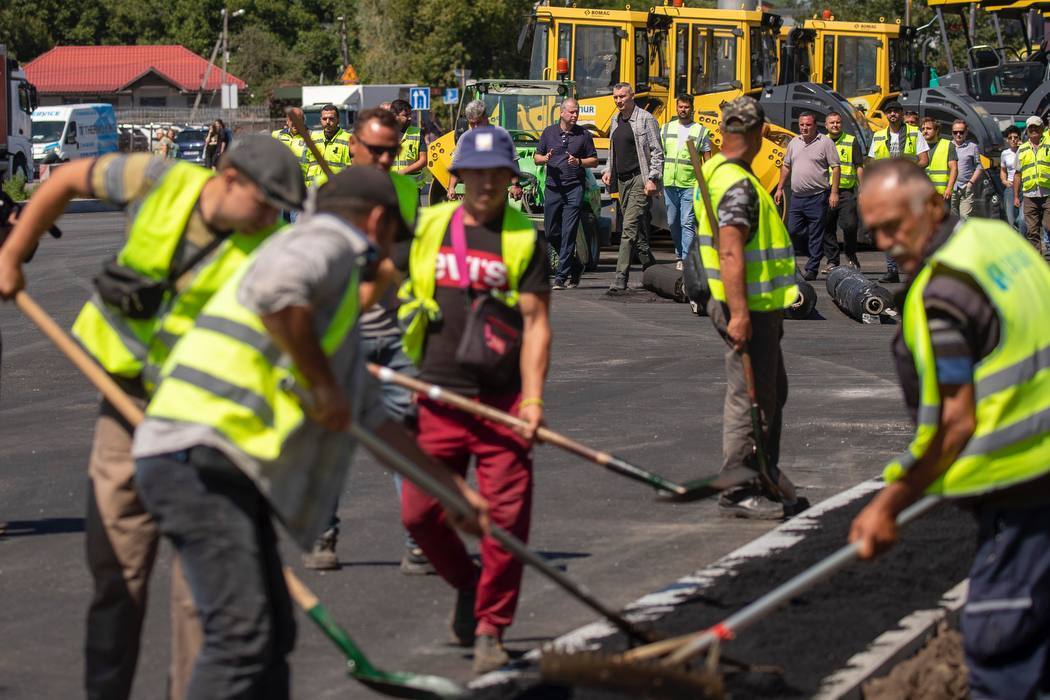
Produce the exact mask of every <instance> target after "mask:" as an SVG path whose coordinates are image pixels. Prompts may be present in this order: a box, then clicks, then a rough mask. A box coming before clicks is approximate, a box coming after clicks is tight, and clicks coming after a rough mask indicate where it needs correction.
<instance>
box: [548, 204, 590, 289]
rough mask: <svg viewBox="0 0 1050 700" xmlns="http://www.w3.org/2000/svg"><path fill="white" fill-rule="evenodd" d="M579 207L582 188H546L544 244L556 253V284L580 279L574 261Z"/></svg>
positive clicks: (577, 267) (575, 261)
mask: <svg viewBox="0 0 1050 700" xmlns="http://www.w3.org/2000/svg"><path fill="white" fill-rule="evenodd" d="M582 204H583V185H577V186H575V187H573V186H569V187H547V188H546V189H544V191H543V230H544V231H546V232H547V241H548V242H549V243H550V244H551V246H553V247H554V248H555V249H556V250H557V251H558V269H557V270H554V279H555V280H557V281H559V282H566V281H568V280H574V279H579V277H580V269H579V262H577V260H576V229H577V228H579V225H580V206H581V205H582Z"/></svg>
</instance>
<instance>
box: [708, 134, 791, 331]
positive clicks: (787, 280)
mask: <svg viewBox="0 0 1050 700" xmlns="http://www.w3.org/2000/svg"><path fill="white" fill-rule="evenodd" d="M703 175H704V180H706V181H707V187H708V190H709V191H710V194H711V205H712V207H713V208H714V210H715V211H716V212H717V211H718V204H719V202H721V201H722V196H723V195H724V194H725V193H726V190H728V189H729V188H730V187H732V186H733V185H735V184H736V183H738V182H740V181H741V180H744V179H747V180H750V181H751V184H752V186H754V188H755V192H756V193H757V194H758V225H757V227H756V228H754V229H752V231H751V233H752V236H751V240H750V241H749V242H748V243H747V245H746V246H744V263H745V269H746V276H747V308H749V309H751V310H752V311H775V310H777V309H786V308H788V307H789V306H791V304H792V303H794V301H795V298H796V297H797V296H798V287H797V286H796V285H795V251H794V249H793V248H792V247H791V237H790V236H788V232H787V228H785V226H784V222H783V221H781V219H780V215H779V213H778V212H777V206H776V204H774V203H773V198H772V197H770V196H769V193H768V192H766V190H765V189H764V188H763V187H762V183H761V182H759V181H758V179H757V178H756V177H755V176H754V175H752V174H751V173H749V172H748V171H747V170H745V169H744V168H743V167H741V166H740V165H738V164H736V163H733V162H731V161H728V160H726V157H725V156H723V155H722V154H721V153H719V154H717V155H715V156H714V157H713V158H711V159H710V160H708V161H707V162H706V163H704V167H703ZM693 209H694V211H695V212H696V235H697V238H698V239H699V245H700V258H701V260H702V261H703V264H704V271H705V272H706V273H707V280H708V285H709V286H710V289H711V296H712V297H714V298H715V299H717V300H718V301H721V302H725V301H726V291H725V286H724V285H723V284H722V273H721V268H720V265H719V260H718V250H716V249H715V247H714V239H713V238H712V235H713V234H712V231H713V227H712V225H711V222H710V221H709V219H708V217H707V211H706V210H705V207H704V203H703V200H702V199H701V197H700V194H699V189H698V190H697V193H696V194H695V195H694V196H693Z"/></svg>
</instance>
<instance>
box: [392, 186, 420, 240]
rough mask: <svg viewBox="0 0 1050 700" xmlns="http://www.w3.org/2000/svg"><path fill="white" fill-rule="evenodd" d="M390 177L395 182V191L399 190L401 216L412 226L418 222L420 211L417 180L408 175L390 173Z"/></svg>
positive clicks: (398, 202)
mask: <svg viewBox="0 0 1050 700" xmlns="http://www.w3.org/2000/svg"><path fill="white" fill-rule="evenodd" d="M390 179H391V180H392V181H393V183H394V191H396V192H397V204H398V209H400V210H401V218H402V219H404V220H405V223H406V224H408V226H409V228H411V227H412V226H413V225H415V223H416V213H417V212H418V211H419V188H418V187H417V186H416V181H415V180H413V179H412V178H411V177H409V176H407V175H399V174H397V173H390Z"/></svg>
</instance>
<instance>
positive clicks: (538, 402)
mask: <svg viewBox="0 0 1050 700" xmlns="http://www.w3.org/2000/svg"><path fill="white" fill-rule="evenodd" d="M526 406H543V399H522V400H521V401H520V402H519V403H518V408H525V407H526Z"/></svg>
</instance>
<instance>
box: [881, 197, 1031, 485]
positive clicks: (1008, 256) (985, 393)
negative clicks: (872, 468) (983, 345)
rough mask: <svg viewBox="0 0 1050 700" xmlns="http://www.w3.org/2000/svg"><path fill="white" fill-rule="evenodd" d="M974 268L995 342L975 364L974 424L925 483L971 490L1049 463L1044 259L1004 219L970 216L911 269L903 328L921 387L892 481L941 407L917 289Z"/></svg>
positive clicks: (1015, 479)
mask: <svg viewBox="0 0 1050 700" xmlns="http://www.w3.org/2000/svg"><path fill="white" fill-rule="evenodd" d="M942 269H945V270H948V271H952V272H957V273H964V274H967V275H969V276H970V277H972V278H973V279H974V280H975V281H976V282H977V283H978V284H979V285H980V287H981V289H982V290H983V291H984V293H985V295H986V296H987V297H988V299H989V301H990V302H991V303H992V305H993V306H994V307H995V310H996V312H997V315H998V317H999V320H1000V330H999V344H998V345H997V346H996V347H995V349H994V350H992V352H991V353H990V354H989V355H988V356H987V357H985V358H984V359H983V360H981V361H980V362H978V363H977V365H976V366H975V368H974V375H973V379H974V390H975V393H976V400H977V406H976V411H975V412H976V418H977V421H976V427H975V430H974V434H973V437H971V438H970V441H969V442H968V443H967V445H966V447H965V448H964V449H963V451H962V453H961V454H960V455H959V457H958V458H957V459H956V460H955V462H954V463H953V464H952V465H951V466H950V467H949V468H948V470H947V471H946V472H945V473H944V474H943V475H942V476H941V478H940V479H938V480H937V481H936V482H934V483H933V484H932V485H931V486H930V488H929V489H927V491H928V492H929V493H941V494H944V495H946V496H974V495H978V494H982V493H986V492H989V491H995V490H997V489H1002V488H1005V487H1007V486H1012V485H1015V484H1020V483H1024V482H1026V481H1029V480H1032V479H1035V478H1038V477H1040V476H1042V475H1043V474H1046V473H1047V472H1050V324H1046V323H1036V322H1033V319H1045V318H1050V267H1048V266H1047V265H1046V263H1045V262H1044V261H1043V259H1042V258H1041V257H1040V255H1039V254H1038V253H1037V252H1036V251H1035V250H1034V249H1033V248H1032V247H1031V245H1029V244H1028V243H1027V242H1026V241H1025V240H1024V239H1023V238H1021V237H1019V236H1018V235H1017V232H1016V231H1014V230H1013V229H1012V228H1011V227H1010V226H1008V225H1007V224H1005V223H1003V222H1001V221H992V220H988V219H976V218H971V219H968V220H967V221H966V222H964V223H962V224H961V225H960V226H959V228H958V230H957V231H956V232H955V233H954V234H953V235H952V236H951V238H949V239H948V241H947V242H946V243H945V244H944V245H943V246H942V247H941V248H940V249H939V250H938V251H937V252H936V253H934V254H933V256H932V257H931V259H930V260H929V261H928V262H927V264H926V266H925V267H924V268H923V269H922V270H921V271H920V272H919V274H918V276H916V278H915V281H914V283H913V284H912V287H911V289H910V290H909V292H908V297H907V299H906V300H905V302H904V317H903V320H902V324H903V326H902V329H903V333H904V341H905V343H906V344H907V346H908V349H909V350H910V351H911V354H912V359H913V361H914V363H915V369H916V370H917V372H918V375H919V381H920V386H921V395H920V401H921V404H920V408H919V420H918V426H917V428H916V433H915V437H914V439H913V440H912V443H911V445H910V446H909V448H908V452H907V453H905V454H904V455H902V456H900V457H899V458H897V459H896V460H894V461H893V462H891V463H890V464H889V465H887V467H886V469H885V470H884V476H885V478H886V480H887V481H894V480H897V479H899V478H901V476H903V474H904V472H905V471H907V470H908V469H910V468H911V467H912V466H913V465H914V464H915V463H916V461H917V460H918V459H919V458H921V457H922V455H923V454H925V452H926V450H927V448H928V447H929V444H930V442H931V441H932V440H933V438H934V436H935V435H936V433H937V427H938V422H939V418H940V412H941V398H940V391H939V387H938V384H937V373H936V366H935V358H934V355H933V344H932V342H931V340H930V331H929V327H928V325H927V322H926V310H925V306H924V304H923V298H922V296H923V291H924V289H925V288H926V285H927V284H928V283H929V281H930V278H931V277H932V276H933V274H935V273H936V272H938V271H939V270H942Z"/></svg>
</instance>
